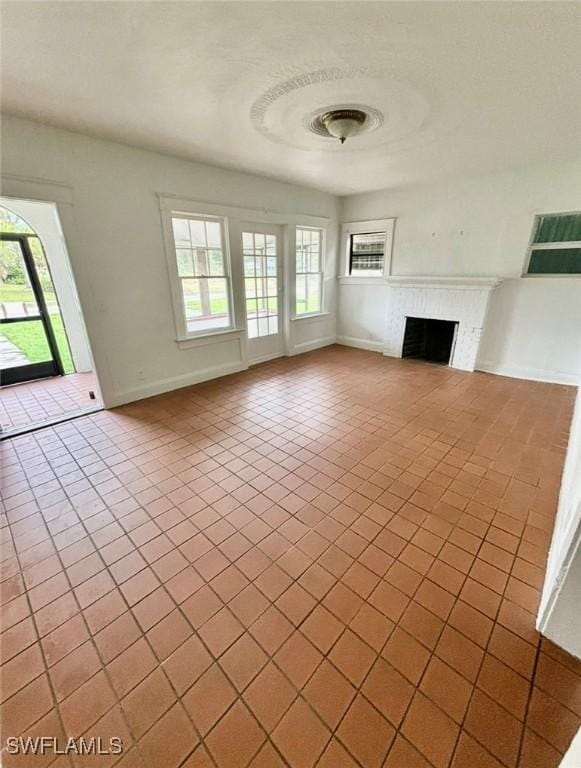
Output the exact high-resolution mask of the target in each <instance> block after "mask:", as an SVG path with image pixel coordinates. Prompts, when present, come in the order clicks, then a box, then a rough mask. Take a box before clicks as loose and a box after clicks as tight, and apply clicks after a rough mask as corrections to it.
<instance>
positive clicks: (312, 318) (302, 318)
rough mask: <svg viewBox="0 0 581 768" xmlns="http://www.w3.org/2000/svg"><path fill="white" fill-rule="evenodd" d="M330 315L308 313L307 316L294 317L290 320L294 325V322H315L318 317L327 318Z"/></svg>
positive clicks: (325, 313)
mask: <svg viewBox="0 0 581 768" xmlns="http://www.w3.org/2000/svg"><path fill="white" fill-rule="evenodd" d="M330 315H331V313H330V312H310V313H309V314H308V315H307V314H305V315H295V316H294V317H292V318H291V320H292V322H293V323H294V322H295V320H316V319H317V318H319V317H329V316H330Z"/></svg>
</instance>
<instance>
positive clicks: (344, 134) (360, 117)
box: [321, 109, 367, 144]
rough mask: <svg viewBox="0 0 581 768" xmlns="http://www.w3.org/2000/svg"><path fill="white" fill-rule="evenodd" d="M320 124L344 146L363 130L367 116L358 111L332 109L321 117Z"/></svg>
mask: <svg viewBox="0 0 581 768" xmlns="http://www.w3.org/2000/svg"><path fill="white" fill-rule="evenodd" d="M321 122H322V123H323V125H324V126H325V128H326V129H327V132H328V133H329V134H330V135H331V136H333V137H334V138H335V139H339V141H340V142H341V144H344V143H345V141H346V140H347V139H350V138H352V137H353V136H357V135H358V134H360V133H361V132H362V131H363V130H364V128H365V123H366V122H367V115H366V114H365V112H363V111H362V110H360V109H332V110H330V111H329V112H325V113H324V114H323V115H321Z"/></svg>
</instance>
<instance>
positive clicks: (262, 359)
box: [248, 352, 285, 368]
mask: <svg viewBox="0 0 581 768" xmlns="http://www.w3.org/2000/svg"><path fill="white" fill-rule="evenodd" d="M284 356H285V355H284V352H275V353H274V354H272V355H262V356H261V357H256V358H254V359H253V360H250V359H249V360H248V366H249V367H250V368H251V367H252V366H253V365H260V364H261V363H268V362H269V361H270V360H278V358H279V357H284Z"/></svg>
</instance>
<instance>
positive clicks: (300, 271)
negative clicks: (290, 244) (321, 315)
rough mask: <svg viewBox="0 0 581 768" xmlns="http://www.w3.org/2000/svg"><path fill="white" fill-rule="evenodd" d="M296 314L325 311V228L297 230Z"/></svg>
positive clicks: (301, 228) (298, 228)
mask: <svg viewBox="0 0 581 768" xmlns="http://www.w3.org/2000/svg"><path fill="white" fill-rule="evenodd" d="M295 265H296V294H295V315H297V316H300V315H312V314H316V313H317V312H322V311H323V230H321V229H314V228H310V227H297V230H296V262H295Z"/></svg>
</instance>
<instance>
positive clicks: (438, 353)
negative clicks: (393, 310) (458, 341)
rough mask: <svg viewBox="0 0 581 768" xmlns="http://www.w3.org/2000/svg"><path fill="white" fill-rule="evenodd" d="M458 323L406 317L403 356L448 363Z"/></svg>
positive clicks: (442, 363) (443, 363)
mask: <svg viewBox="0 0 581 768" xmlns="http://www.w3.org/2000/svg"><path fill="white" fill-rule="evenodd" d="M457 326H458V323H456V322H454V321H452V320H433V319H431V318H426V317H406V324H405V334H404V339H403V349H402V357H412V358H416V359H419V360H429V361H430V362H432V363H440V364H441V365H448V363H449V362H450V359H451V357H452V351H453V347H454V339H455V336H456V328H457Z"/></svg>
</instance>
